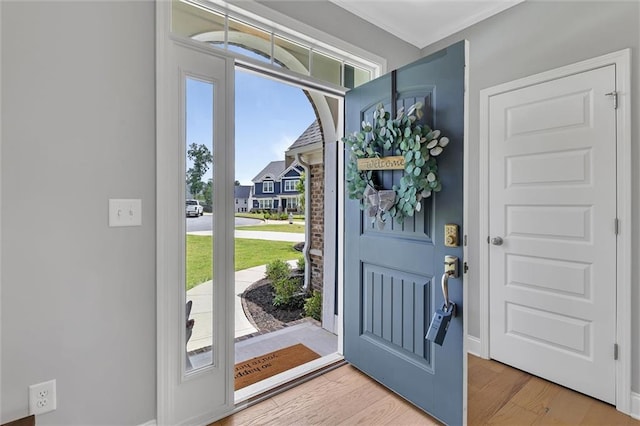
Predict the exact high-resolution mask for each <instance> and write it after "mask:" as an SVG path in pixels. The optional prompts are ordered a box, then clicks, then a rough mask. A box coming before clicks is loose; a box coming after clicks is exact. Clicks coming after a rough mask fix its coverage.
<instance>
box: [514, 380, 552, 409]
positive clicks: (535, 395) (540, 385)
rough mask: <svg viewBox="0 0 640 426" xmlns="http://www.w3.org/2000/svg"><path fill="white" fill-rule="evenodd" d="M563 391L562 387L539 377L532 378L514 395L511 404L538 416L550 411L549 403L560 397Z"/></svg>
mask: <svg viewBox="0 0 640 426" xmlns="http://www.w3.org/2000/svg"><path fill="white" fill-rule="evenodd" d="M561 389H562V387H560V386H558V385H556V384H554V383H551V382H547V381H546V380H543V379H540V378H538V377H532V378H531V380H529V381H528V382H527V383H526V384H525V385H524V386H523V387H522V389H520V391H519V392H518V393H517V394H515V395H514V397H513V398H512V399H511V402H513V403H514V404H517V405H519V406H520V407H523V408H525V409H527V410H529V411H533V412H534V413H536V414H543V413H546V412H547V411H548V410H549V403H550V402H551V401H552V400H553V398H555V397H556V396H557V395H558V393H559V392H560V390H561Z"/></svg>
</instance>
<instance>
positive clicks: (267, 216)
mask: <svg viewBox="0 0 640 426" xmlns="http://www.w3.org/2000/svg"><path fill="white" fill-rule="evenodd" d="M264 219H265V220H269V219H271V213H269V212H267V213H265V214H264Z"/></svg>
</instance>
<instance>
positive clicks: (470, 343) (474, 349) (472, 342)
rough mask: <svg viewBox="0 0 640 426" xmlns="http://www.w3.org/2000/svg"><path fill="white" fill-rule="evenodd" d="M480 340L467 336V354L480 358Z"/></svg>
mask: <svg viewBox="0 0 640 426" xmlns="http://www.w3.org/2000/svg"><path fill="white" fill-rule="evenodd" d="M481 352H482V351H481V350H480V339H479V338H477V337H475V336H467V353H470V354H472V355H475V356H479V357H481V355H480V353H481Z"/></svg>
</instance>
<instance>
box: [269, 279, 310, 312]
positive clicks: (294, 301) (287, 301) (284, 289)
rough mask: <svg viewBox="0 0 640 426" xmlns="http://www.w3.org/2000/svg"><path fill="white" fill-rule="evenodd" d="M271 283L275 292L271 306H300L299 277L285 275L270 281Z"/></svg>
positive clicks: (300, 287)
mask: <svg viewBox="0 0 640 426" xmlns="http://www.w3.org/2000/svg"><path fill="white" fill-rule="evenodd" d="M271 285H272V286H273V289H274V291H275V293H276V294H275V296H274V297H273V306H277V307H288V308H297V307H299V306H300V304H301V302H302V299H301V298H300V292H301V291H302V282H301V280H300V279H299V278H297V277H287V278H283V279H280V280H277V281H272V282H271Z"/></svg>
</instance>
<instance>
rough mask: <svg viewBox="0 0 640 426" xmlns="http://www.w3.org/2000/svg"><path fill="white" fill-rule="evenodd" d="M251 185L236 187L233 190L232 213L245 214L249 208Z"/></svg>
mask: <svg viewBox="0 0 640 426" xmlns="http://www.w3.org/2000/svg"><path fill="white" fill-rule="evenodd" d="M251 189H252V186H251V185H238V186H236V187H235V188H234V190H233V198H234V199H235V201H234V211H235V212H236V213H246V212H248V211H249V206H251Z"/></svg>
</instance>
